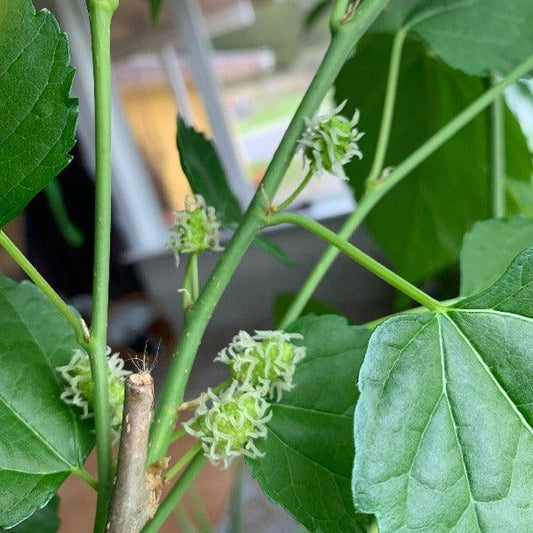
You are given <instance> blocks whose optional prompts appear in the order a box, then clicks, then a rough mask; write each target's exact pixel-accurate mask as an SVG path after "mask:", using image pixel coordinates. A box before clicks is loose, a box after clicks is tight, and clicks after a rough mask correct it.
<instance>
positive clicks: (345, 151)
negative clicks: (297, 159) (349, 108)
mask: <svg viewBox="0 0 533 533" xmlns="http://www.w3.org/2000/svg"><path fill="white" fill-rule="evenodd" d="M345 105H346V101H344V102H343V103H342V104H340V105H339V106H338V107H337V108H335V109H334V110H333V111H332V112H331V113H329V114H323V115H320V114H317V115H315V117H314V118H313V119H312V120H310V119H308V118H305V119H304V120H305V126H306V129H305V131H304V132H303V134H302V137H301V138H300V140H299V141H298V145H299V147H300V149H301V150H302V154H303V160H304V165H306V166H307V167H308V169H309V172H311V173H312V174H315V175H317V176H320V175H321V174H323V173H324V172H329V173H331V174H334V175H335V176H337V177H339V178H341V179H347V178H346V174H345V172H344V168H343V167H344V165H346V164H347V163H349V162H350V161H351V160H352V159H353V157H354V156H356V157H358V158H359V159H362V158H363V153H362V152H361V150H360V149H359V145H358V144H357V142H358V141H359V139H361V137H363V135H364V133H362V132H360V131H359V130H358V129H357V127H356V126H357V124H358V122H359V111H358V110H356V111H355V113H354V115H353V117H352V119H351V120H349V119H347V118H346V117H344V116H342V115H340V114H339V113H340V112H341V111H342V109H343V108H344V106H345Z"/></svg>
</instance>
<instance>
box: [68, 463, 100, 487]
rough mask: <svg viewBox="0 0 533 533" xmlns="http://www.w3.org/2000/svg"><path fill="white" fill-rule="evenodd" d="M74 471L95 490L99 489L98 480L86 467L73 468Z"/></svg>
mask: <svg viewBox="0 0 533 533" xmlns="http://www.w3.org/2000/svg"><path fill="white" fill-rule="evenodd" d="M72 473H73V474H74V475H75V476H76V477H78V478H80V479H81V480H82V481H85V483H87V485H89V486H90V487H92V488H93V489H94V490H98V481H96V479H94V478H93V477H92V476H91V474H89V472H87V470H85V469H84V468H76V469H74V470H72Z"/></svg>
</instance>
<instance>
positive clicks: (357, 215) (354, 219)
mask: <svg viewBox="0 0 533 533" xmlns="http://www.w3.org/2000/svg"><path fill="white" fill-rule="evenodd" d="M532 68H533V55H532V56H530V57H529V58H528V59H527V60H526V61H524V62H523V63H521V64H520V65H519V66H518V67H517V68H516V69H514V70H513V71H512V72H511V73H510V74H508V75H507V76H506V77H505V78H503V79H502V80H501V81H500V82H499V83H498V84H496V85H494V86H493V87H492V88H491V89H489V90H488V91H487V92H485V93H484V94H483V95H481V96H480V97H479V98H478V99H476V100H475V101H474V102H472V103H471V104H470V105H469V106H468V107H467V108H466V109H464V110H463V111H462V112H461V113H459V115H457V116H456V117H455V118H453V119H452V120H451V121H450V122H448V124H446V125H445V126H444V127H442V128H441V129H440V130H439V131H438V132H437V133H436V134H435V135H433V137H431V138H430V139H428V140H427V141H426V142H425V143H424V144H423V145H422V146H420V147H419V148H418V149H417V150H415V151H414V152H413V153H412V154H411V155H410V156H408V157H407V158H406V159H405V160H404V161H403V162H402V163H400V164H399V165H398V166H397V167H396V168H394V170H392V171H391V173H390V174H389V175H388V176H383V177H381V178H380V179H377V180H372V181H371V182H370V183H371V186H370V187H369V188H368V189H367V191H366V193H365V194H364V195H363V197H362V198H361V200H360V202H359V204H358V206H357V209H356V210H355V211H354V212H353V213H352V214H351V215H350V216H349V217H348V219H347V220H346V222H345V223H344V225H343V227H342V228H341V230H340V232H339V236H340V237H342V238H344V239H349V238H350V237H351V235H352V234H353V232H354V231H355V230H356V229H357V228H358V227H359V226H360V225H361V224H362V223H363V221H364V220H365V218H366V216H367V215H368V213H369V212H370V211H371V210H372V209H373V208H374V206H375V205H376V204H377V203H378V202H379V201H380V200H381V198H383V196H385V195H386V194H387V193H388V192H389V191H390V190H391V189H392V188H393V187H394V186H395V185H397V184H398V183H399V182H400V181H402V180H403V179H404V178H405V177H406V176H408V175H409V174H410V173H411V172H412V171H413V170H414V169H415V168H416V167H417V166H418V165H420V164H421V163H423V162H424V161H425V160H426V159H427V158H428V157H429V156H430V155H431V154H433V153H434V152H435V151H436V150H438V149H439V148H440V147H441V146H442V145H443V144H444V143H446V142H447V141H448V140H449V139H450V138H452V137H453V136H454V135H455V134H456V133H457V132H458V131H460V130H461V129H462V128H463V127H465V126H466V125H467V124H468V123H469V122H470V121H471V120H473V119H474V118H475V117H476V116H477V115H478V114H479V113H481V112H482V111H483V110H485V109H486V108H487V107H488V106H489V105H490V104H491V103H492V102H493V101H494V100H495V99H496V98H498V97H499V96H500V95H501V94H502V93H503V92H504V90H505V89H506V88H507V87H508V86H509V85H511V84H512V83H514V82H515V81H516V80H517V79H519V78H520V77H522V76H524V75H525V74H527V72H528V71H529V70H531V69H532ZM338 254H339V252H338V250H337V249H336V248H334V247H329V248H328V249H327V250H326V252H325V253H324V254H323V255H322V257H321V258H320V260H319V261H318V263H317V264H316V266H315V268H314V269H313V271H312V272H311V274H310V275H309V277H308V278H307V281H306V282H305V284H304V285H303V286H302V288H301V289H300V292H299V293H298V295H297V297H296V298H295V299H294V301H293V302H292V304H291V307H290V308H289V310H288V311H287V313H286V314H285V316H284V317H283V319H282V321H281V323H280V324H279V327H280V328H282V329H283V328H284V327H287V325H289V324H290V323H291V322H293V321H294V320H296V319H297V318H298V317H299V316H300V313H301V312H302V310H303V309H304V308H305V305H306V304H307V302H308V301H309V299H310V298H311V297H312V295H313V293H314V291H315V290H316V288H317V287H318V285H319V283H320V282H321V281H322V279H323V278H324V276H325V275H326V273H327V271H328V270H329V267H330V266H331V265H332V264H333V261H334V260H335V258H336V257H337V256H338Z"/></svg>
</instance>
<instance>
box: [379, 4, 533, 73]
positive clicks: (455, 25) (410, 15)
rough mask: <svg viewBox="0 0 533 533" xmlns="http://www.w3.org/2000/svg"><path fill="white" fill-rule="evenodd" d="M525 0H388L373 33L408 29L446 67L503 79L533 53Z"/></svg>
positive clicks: (530, 10)
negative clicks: (498, 76) (444, 63)
mask: <svg viewBox="0 0 533 533" xmlns="http://www.w3.org/2000/svg"><path fill="white" fill-rule="evenodd" d="M532 25H533V2H531V1H530V0H508V1H506V2H502V1H501V0H391V1H390V3H389V5H388V7H387V9H386V10H385V12H384V14H383V17H382V19H381V20H378V21H377V24H376V28H375V29H376V30H380V31H383V30H384V29H385V30H389V31H396V30H398V29H399V28H400V27H403V26H409V28H410V30H411V31H413V32H415V33H417V34H418V35H419V36H420V37H422V38H423V39H424V40H425V41H426V42H427V43H428V44H429V46H430V47H431V48H432V49H433V50H434V51H435V52H436V53H437V54H438V55H439V56H440V57H441V58H442V59H444V61H446V62H447V63H448V64H449V65H451V66H452V67H455V68H459V69H461V70H463V71H464V72H467V73H468V74H474V75H478V76H486V75H487V74H490V73H499V74H506V73H508V72H510V71H511V70H512V69H513V68H514V67H516V66H517V65H518V64H519V63H521V62H522V61H525V60H526V59H527V58H528V57H529V56H530V55H531V51H532V50H533V32H531V26H532Z"/></svg>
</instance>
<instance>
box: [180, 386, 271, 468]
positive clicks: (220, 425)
mask: <svg viewBox="0 0 533 533" xmlns="http://www.w3.org/2000/svg"><path fill="white" fill-rule="evenodd" d="M269 407H270V406H269V404H268V403H267V402H266V400H265V399H264V398H262V397H261V395H260V394H259V393H258V392H257V391H256V390H255V389H254V388H253V387H250V386H249V385H247V384H245V385H241V384H239V383H238V382H237V381H233V382H232V384H231V385H230V387H229V388H228V389H226V390H225V391H224V392H222V393H221V394H220V396H217V395H216V394H215V393H214V392H213V391H212V390H211V389H208V391H207V393H204V394H202V396H201V398H200V403H199V405H198V407H197V408H196V411H195V416H194V418H192V419H191V420H189V421H187V422H185V423H184V424H183V427H184V428H185V430H186V431H187V432H188V433H189V434H191V435H193V436H195V437H196V438H198V439H200V441H201V443H202V448H203V450H204V453H205V455H206V456H207V458H208V459H209V460H210V461H211V463H212V464H214V465H222V467H223V468H227V467H228V466H229V465H230V463H231V462H232V461H233V460H234V459H235V458H236V457H239V456H242V455H245V456H247V457H251V458H256V457H260V456H261V455H262V454H261V453H260V452H259V450H258V449H257V447H256V446H255V444H254V439H260V438H264V437H265V436H266V426H265V424H266V423H267V422H268V421H269V420H270V417H271V416H272V413H268V414H267V411H268V409H269Z"/></svg>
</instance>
